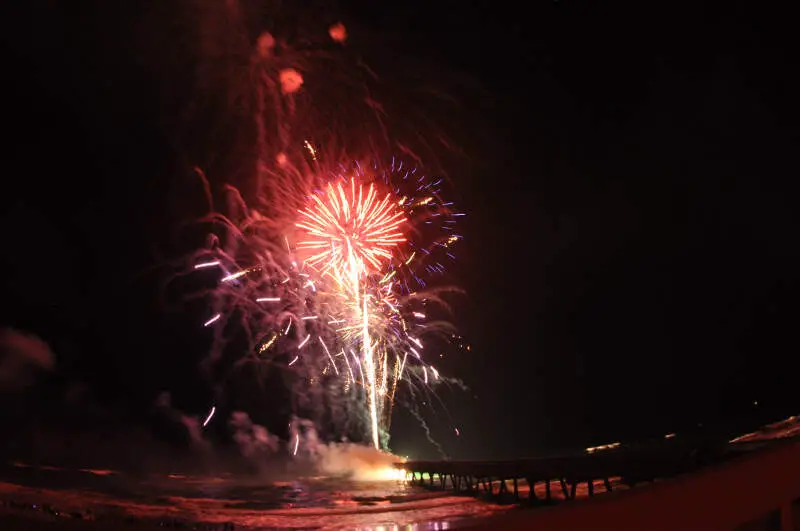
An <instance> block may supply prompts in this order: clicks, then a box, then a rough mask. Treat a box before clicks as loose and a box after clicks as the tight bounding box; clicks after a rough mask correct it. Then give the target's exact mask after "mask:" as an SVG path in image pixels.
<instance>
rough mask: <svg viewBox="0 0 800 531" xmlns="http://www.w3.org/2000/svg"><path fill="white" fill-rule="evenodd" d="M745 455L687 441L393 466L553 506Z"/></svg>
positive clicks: (447, 483)
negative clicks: (533, 456) (555, 454)
mask: <svg viewBox="0 0 800 531" xmlns="http://www.w3.org/2000/svg"><path fill="white" fill-rule="evenodd" d="M742 451H743V449H742V448H741V447H739V448H736V449H734V448H733V447H732V446H731V445H729V444H727V442H725V443H715V444H708V443H705V444H703V445H697V444H687V443H686V442H683V443H672V444H664V445H660V446H657V447H650V448H638V449H633V448H625V447H620V448H614V449H611V450H605V451H599V452H596V453H586V454H580V455H573V456H567V457H556V458H546V459H524V460H513V461H510V460H509V461H407V462H404V463H398V464H397V465H395V466H396V467H397V468H400V469H402V470H404V471H405V472H406V477H407V479H408V480H409V481H410V482H412V483H413V484H417V485H421V486H424V487H427V488H433V489H442V490H445V489H450V490H452V491H453V492H454V493H462V494H468V495H476V496H477V495H488V496H492V497H496V498H500V499H510V500H511V501H528V502H529V503H531V504H551V503H553V502H555V501H557V500H574V499H575V498H576V493H577V492H578V489H579V487H580V488H581V494H582V495H585V496H588V497H592V496H594V495H596V494H598V493H601V492H611V491H613V490H615V489H617V488H631V487H634V486H636V485H638V484H642V483H649V482H652V481H654V480H657V479H663V478H668V477H673V476H676V475H679V474H682V473H687V472H693V471H695V470H698V469H700V468H702V467H703V466H705V465H707V464H710V463H713V462H720V461H724V460H725V459H728V458H730V457H732V456H733V455H736V454H738V453H741V452H742ZM584 485H585V491H584V489H583V486H584ZM554 491H558V492H554Z"/></svg>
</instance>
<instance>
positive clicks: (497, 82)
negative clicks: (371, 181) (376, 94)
mask: <svg viewBox="0 0 800 531" xmlns="http://www.w3.org/2000/svg"><path fill="white" fill-rule="evenodd" d="M31 4H32V5H30V6H28V7H25V8H21V10H20V11H19V12H18V13H16V14H15V15H14V16H4V17H2V19H3V22H2V39H0V42H1V44H2V50H3V55H4V56H5V58H4V60H3V64H4V71H5V82H4V87H3V90H4V93H5V96H4V97H3V98H2V105H3V111H2V116H3V125H4V129H5V135H4V138H5V140H4V141H3V148H4V149H3V151H4V155H3V159H2V160H3V162H2V174H3V177H2V190H3V193H2V194H1V195H0V204H1V205H2V210H0V219H2V223H3V227H4V233H3V249H2V252H0V324H2V326H3V327H11V328H13V329H15V330H18V331H24V332H27V333H31V334H35V335H37V336H39V337H40V338H42V339H43V340H44V341H46V342H47V343H48V344H49V345H50V347H51V349H52V351H53V352H54V354H55V358H56V361H55V368H54V369H53V370H51V371H46V372H44V373H42V374H40V375H38V377H35V378H34V377H31V378H30V380H31V381H30V382H29V385H28V386H27V387H25V388H24V389H22V388H21V386H7V385H5V384H4V385H5V386H4V387H2V388H0V394H2V395H6V397H4V401H5V403H7V404H9V406H8V407H7V408H6V409H5V411H4V412H3V417H2V421H3V422H4V423H11V422H13V423H14V424H15V425H16V426H18V427H19V430H20V432H21V431H24V429H25V427H26V426H28V425H30V424H31V423H35V422H37V420H36V419H47V420H39V422H43V423H44V422H46V423H51V424H52V423H55V424H58V422H59V419H61V420H63V419H67V418H71V417H70V416H69V414H68V410H69V408H70V407H71V406H70V403H71V402H70V400H71V399H72V398H70V397H74V396H77V395H79V396H81V397H83V398H82V399H81V400H83V401H84V402H91V403H93V404H95V405H96V406H98V407H97V411H104V412H105V413H102V414H100V413H98V418H102V419H104V420H103V422H110V423H111V424H110V425H114V426H116V425H127V426H141V429H143V430H144V429H149V428H148V427H152V425H153V423H154V420H153V415H152V404H153V403H154V402H155V401H156V399H157V397H158V395H159V394H160V393H161V392H164V391H168V392H169V393H170V395H171V397H172V403H173V405H174V406H175V407H176V408H177V409H179V410H181V411H183V412H184V413H186V414H187V415H196V416H202V415H204V414H205V413H206V412H207V410H208V408H209V406H210V404H211V401H212V392H211V389H210V386H209V385H208V383H207V382H206V381H205V380H204V379H203V377H202V374H201V373H200V371H199V370H198V364H199V361H200V360H201V359H202V358H203V357H204V356H205V354H206V352H207V347H208V336H207V335H203V333H202V330H198V325H197V323H198V320H200V319H202V317H200V316H199V314H198V313H196V312H195V313H192V312H191V311H186V310H185V309H184V310H181V309H180V306H179V305H176V304H174V301H171V302H170V301H166V300H165V297H164V295H163V291H162V287H161V278H160V277H159V274H158V272H157V271H158V267H157V266H158V265H159V264H163V263H165V262H167V261H169V260H175V259H177V258H180V257H181V255H182V253H186V252H187V251H189V250H191V245H192V243H193V242H192V241H191V240H190V239H189V238H188V237H187V236H186V232H185V231H184V230H182V224H183V223H186V222H188V221H191V220H192V219H194V218H196V217H197V216H199V215H201V214H202V213H203V211H202V196H201V195H200V193H199V191H198V187H197V186H196V180H195V179H194V177H193V176H192V174H191V168H192V166H194V165H196V164H201V165H203V167H204V169H206V170H208V169H209V168H212V169H213V170H215V171H216V173H217V174H218V175H219V174H222V175H226V176H227V178H226V179H227V181H230V182H233V183H235V184H237V185H242V186H245V187H246V186H247V176H246V175H243V174H242V173H241V170H240V169H238V166H237V164H236V161H237V160H241V158H243V157H247V156H251V155H252V153H250V152H248V150H247V148H246V147H245V146H246V145H247V143H248V138H251V137H252V135H253V134H254V131H253V127H252V124H251V122H250V121H249V120H248V118H247V115H246V113H244V112H242V111H239V112H238V113H237V112H235V111H230V109H231V108H236V106H235V105H234V106H231V105H229V104H228V103H225V102H223V101H220V100H221V99H223V96H222V94H223V93H224V91H223V90H221V89H219V88H218V87H221V86H224V85H225V83H226V82H227V80H228V79H230V78H229V76H231V75H235V73H234V69H233V68H231V69H230V71H227V70H225V69H224V68H221V69H219V68H218V69H217V70H215V71H214V72H206V71H204V70H202V69H198V68H197V65H198V64H200V62H201V61H200V59H199V57H201V56H202V54H204V53H206V54H207V53H209V52H208V51H207V50H212V51H220V50H222V52H226V51H227V50H228V48H226V46H227V45H228V44H229V43H228V40H226V39H228V38H229V37H228V36H227V33H226V30H225V22H224V20H223V19H222V17H221V15H220V10H221V8H207V9H206V11H203V9H194V10H190V9H188V8H185V9H181V8H176V9H166V8H163V7H161V8H159V7H156V6H157V4H158V3H157V2H152V3H150V2H143V3H138V4H139V5H137V6H133V5H130V6H127V7H119V6H116V7H110V6H105V7H103V6H102V3H100V2H97V3H95V4H96V5H91V4H90V3H87V4H82V5H83V6H84V7H77V6H71V7H65V5H62V4H60V3H58V2H32V3H31ZM131 4H133V3H131ZM185 4H186V5H190V4H192V3H191V2H186V3H185ZM359 4H363V5H359ZM469 4H470V6H467V3H465V2H456V1H447V2H445V1H442V2H437V3H436V5H437V7H436V8H431V7H430V6H429V3H423V2H403V3H398V5H397V6H395V7H388V6H385V5H384V4H383V3H372V2H350V3H346V4H345V5H340V6H335V5H332V4H330V3H328V4H324V5H322V4H320V5H319V6H317V7H315V8H313V9H312V8H308V9H307V10H306V11H303V10H300V9H298V11H299V12H302V13H303V15H302V16H300V15H298V16H297V17H296V20H301V21H304V22H303V23H307V22H308V21H312V22H313V23H317V24H319V25H320V27H322V28H325V27H327V25H328V24H329V23H331V22H335V21H336V20H342V21H344V23H345V25H346V26H348V28H349V30H350V38H349V41H348V50H354V49H355V50H358V47H359V42H369V50H364V57H365V60H367V61H371V64H370V66H371V67H373V68H374V69H376V71H378V72H386V73H387V75H388V74H389V73H390V72H391V71H392V68H393V67H392V65H393V63H395V62H396V63H397V64H402V65H403V66H404V67H405V68H406V69H408V68H409V65H410V68H411V69H413V68H414V65H415V64H419V65H420V68H419V69H420V71H423V70H424V71H425V72H428V73H431V72H432V73H431V74H430V75H431V76H433V77H428V78H426V83H429V84H430V85H432V86H438V87H441V90H442V91H443V92H446V93H447V94H448V96H450V97H451V98H452V99H453V100H454V101H456V102H457V103H458V105H457V109H458V110H457V111H451V113H452V115H450V116H449V118H450V119H449V120H448V122H447V123H444V124H440V126H441V127H442V129H443V130H444V131H446V133H447V134H448V136H449V137H450V138H452V139H454V142H455V143H457V144H458V146H459V148H460V154H453V153H450V154H445V153H443V154H442V155H441V160H440V161H439V162H440V164H441V166H442V167H443V170H444V171H446V172H447V174H448V176H449V177H450V178H451V179H452V181H453V183H454V185H455V187H456V190H457V195H458V197H457V200H458V202H459V204H460V205H462V207H463V209H464V211H466V212H467V213H468V216H467V217H466V218H465V221H464V223H463V226H462V228H461V232H462V233H463V234H464V235H465V237H466V241H465V243H464V245H463V247H462V248H461V249H460V251H459V262H458V263H457V264H456V265H455V266H454V267H453V268H451V271H450V275H451V278H452V279H454V280H455V281H457V282H458V284H459V285H461V286H463V287H464V289H465V291H466V296H465V297H463V298H461V299H459V300H458V303H457V311H456V318H455V321H456V323H457V324H458V325H459V327H460V329H461V331H462V333H463V334H464V336H465V337H466V338H467V340H468V341H469V342H470V344H471V349H470V351H469V352H462V353H461V354H459V356H458V359H456V358H455V357H453V356H451V357H448V358H447V359H445V360H444V361H443V362H442V364H441V368H442V371H443V372H447V373H448V374H451V375H454V376H457V377H458V378H460V379H461V380H462V381H463V382H464V383H465V384H466V385H467V386H468V387H469V388H470V390H469V391H467V392H462V391H458V392H445V393H444V394H443V400H444V401H445V402H446V403H447V404H448V407H449V409H450V414H451V416H452V419H449V418H448V417H447V416H446V415H444V414H443V413H439V414H438V416H434V415H428V422H429V424H430V427H431V429H432V432H433V435H434V437H435V438H437V440H439V442H440V443H441V444H442V445H443V447H444V449H445V451H446V452H447V454H448V455H450V456H452V457H456V458H459V457H475V458H479V457H513V456H531V455H540V454H543V453H550V452H558V451H566V450H569V449H574V448H582V447H585V446H588V445H593V444H601V443H607V442H613V441H615V440H620V439H622V440H628V439H632V438H641V437H647V436H662V435H663V434H665V433H668V432H674V431H679V432H680V431H682V430H688V429H696V428H697V427H698V425H703V426H715V425H721V424H730V423H739V422H740V423H742V424H743V425H744V424H747V423H749V422H755V423H757V422H761V421H769V420H777V419H780V418H782V417H783V416H785V415H787V414H793V413H798V406H800V404H798V399H797V398H796V397H795V396H794V395H796V394H798V393H796V391H794V389H795V388H796V381H797V376H796V374H797V372H796V370H797V365H798V363H797V353H798V347H799V346H800V343H799V342H798V339H797V334H796V332H795V331H796V329H797V322H798V317H800V315H799V312H798V310H797V297H798V288H799V286H798V280H800V251H799V250H798V244H797V241H798V239H797V234H798V229H799V228H800V223H799V221H800V220H798V215H797V213H796V208H795V203H796V197H797V195H796V193H795V192H796V190H797V189H798V187H797V185H796V182H795V181H796V178H797V175H798V163H797V156H796V153H797V147H798V140H799V138H798V128H797V124H798V121H797V118H798V113H797V103H796V95H797V94H798V88H800V87H798V82H797V74H796V71H795V70H796V64H795V63H794V61H793V57H792V56H791V54H790V49H791V46H790V45H789V43H790V39H791V36H792V34H793V28H792V27H791V26H790V24H789V18H788V17H785V16H783V15H782V14H780V13H776V12H769V11H766V10H764V9H757V8H756V7H755V6H752V5H750V6H749V7H747V8H745V7H743V5H742V6H740V5H739V3H735V2H734V3H731V4H730V5H729V6H728V7H727V8H726V9H725V10H715V9H710V8H709V9H706V8H703V7H702V6H701V5H700V4H696V5H695V6H694V7H692V8H691V9H690V10H680V9H679V8H677V7H675V6H673V5H671V4H666V5H669V6H670V7H669V8H656V7H653V6H652V5H647V6H644V5H642V6H640V7H638V8H633V9H632V8H630V7H629V6H626V7H624V8H623V7H621V6H620V7H614V6H611V5H610V4H608V3H602V5H601V4H597V5H595V6H593V7H586V6H582V5H579V4H578V3H573V2H570V1H568V0H559V1H555V2H553V1H538V0H537V1H536V2H530V3H528V4H526V5H525V7H524V8H523V7H517V6H516V5H515V4H514V3H502V2H470V3H469ZM181 5H183V4H181ZM523 9H524V12H523ZM190 12H191V13H193V15H192V16H190V15H189V14H188V13H190ZM197 13H202V16H201V17H199V18H198V16H197ZM254 13H255V12H254ZM315 17H316V18H315ZM209 20H210V21H212V22H209ZM252 20H253V26H254V27H257V26H258V24H257V20H256V15H255V14H253V19H252ZM286 20H292V17H287V18H286ZM287 23H288V22H287ZM208 28H212V29H214V31H211V32H208V31H206V30H208ZM249 31H254V30H253V28H250V29H249ZM359 39H361V41H360V40H359ZM204 40H205V43H206V44H207V46H205V47H204V46H202V45H201V44H200V43H203V42H204ZM230 40H233V39H232V38H231V39H230ZM212 43H213V44H212ZM203 50H206V51H203ZM217 64H225V55H224V53H222V54H221V58H220V59H218V62H217ZM423 66H424V68H423ZM426 75H427V74H426ZM198 80H199V81H198ZM215 87H217V88H215ZM409 127H411V126H409ZM237 172H239V173H237ZM221 182H222V180H220V183H221ZM195 243H196V242H195ZM0 381H4V380H2V379H0ZM793 391H794V392H793ZM65 397H66V398H65ZM4 407H5V406H4ZM264 408H265V410H270V409H271V408H278V409H280V406H277V405H275V404H266V405H264ZM87 422H88V421H87ZM64 423H65V424H68V423H67V422H66V421H64ZM454 427H458V428H459V430H460V432H461V436H460V437H456V436H455V434H454ZM393 437H394V438H393V440H392V447H393V449H395V450H396V451H397V452H399V453H401V454H404V455H405V454H411V455H413V456H415V457H422V456H429V457H435V456H436V455H438V453H437V452H436V450H435V448H434V447H433V446H432V445H430V444H429V443H427V442H426V441H425V435H424V432H423V430H422V429H421V428H420V427H419V426H418V425H417V423H416V421H415V420H413V419H412V418H409V416H408V415H407V414H402V413H399V414H398V415H397V416H396V421H395V424H394V431H393ZM164 438H166V439H169V438H170V435H169V434H167V435H164Z"/></svg>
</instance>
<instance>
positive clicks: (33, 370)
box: [0, 328, 55, 392]
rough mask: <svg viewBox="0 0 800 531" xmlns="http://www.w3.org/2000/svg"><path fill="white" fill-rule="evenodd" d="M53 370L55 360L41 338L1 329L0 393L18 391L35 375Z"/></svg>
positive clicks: (32, 379) (31, 380) (29, 383)
mask: <svg viewBox="0 0 800 531" xmlns="http://www.w3.org/2000/svg"><path fill="white" fill-rule="evenodd" d="M54 367H55V357H54V356H53V353H52V351H51V350H50V347H49V346H48V345H47V343H45V342H44V341H42V340H41V339H40V338H38V337H37V336H35V335H32V334H25V333H22V332H18V331H17V330H14V329H12V328H5V329H2V330H0V391H11V392H15V391H20V390H22V389H24V388H26V387H28V386H29V385H31V384H32V383H33V382H34V380H35V378H36V376H37V374H38V373H40V372H42V371H51V370H52V369H53V368H54Z"/></svg>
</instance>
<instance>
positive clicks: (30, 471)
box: [0, 463, 510, 531]
mask: <svg viewBox="0 0 800 531" xmlns="http://www.w3.org/2000/svg"><path fill="white" fill-rule="evenodd" d="M0 501H1V502H2V506H0V514H3V513H5V514H9V513H13V514H15V515H17V516H20V515H23V516H26V517H30V518H34V519H36V518H38V519H62V518H70V519H82V520H86V519H91V520H96V521H98V522H101V521H103V522H107V523H108V524H109V526H114V525H117V524H119V523H121V522H125V523H126V524H128V525H130V524H135V523H137V522H139V523H158V524H159V525H162V526H163V525H183V526H191V525H197V524H208V525H209V529H213V528H220V529H221V528H222V526H223V525H224V524H229V523H232V524H234V525H235V526H236V527H235V528H236V529H241V528H249V529H276V528H277V529H281V528H288V529H362V530H387V531H388V530H394V529H398V530H399V529H419V530H423V529H437V530H438V529H452V528H458V527H460V526H461V525H463V524H464V523H465V522H466V521H469V520H472V519H475V518H479V517H485V516H490V515H493V514H498V513H500V512H504V511H506V510H508V509H509V508H510V506H508V505H505V506H501V505H497V504H494V503H490V502H488V501H485V500H481V499H477V498H474V497H470V496H455V495H453V494H452V493H448V492H432V491H428V490H425V489H422V488H419V487H414V486H412V485H409V484H408V483H407V482H406V481H404V480H401V479H383V480H370V481H355V480H349V479H343V478H332V477H297V478H296V479H292V480H289V481H286V480H284V481H265V480H262V479H259V478H258V477H254V476H246V477H243V476H235V475H232V474H222V475H218V476H193V475H186V474H179V473H173V474H166V475H147V474H142V475H138V476H136V477H133V476H131V475H127V474H124V473H121V472H118V471H113V470H78V469H61V468H54V467H41V466H39V467H33V466H29V465H26V464H24V463H13V464H9V465H7V466H4V467H2V469H0ZM0 522H1V520H0ZM0 527H2V526H0ZM134 529H135V526H134Z"/></svg>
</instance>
